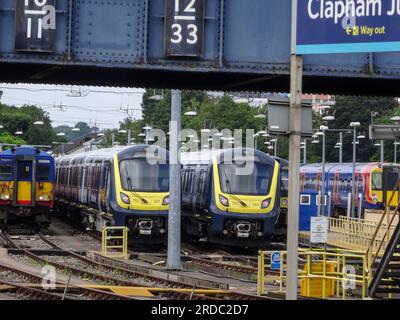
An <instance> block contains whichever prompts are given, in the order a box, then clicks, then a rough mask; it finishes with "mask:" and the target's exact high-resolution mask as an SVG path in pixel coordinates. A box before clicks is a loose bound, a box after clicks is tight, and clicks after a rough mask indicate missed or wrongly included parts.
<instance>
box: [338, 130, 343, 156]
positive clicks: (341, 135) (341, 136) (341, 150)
mask: <svg viewBox="0 0 400 320" xmlns="http://www.w3.org/2000/svg"><path fill="white" fill-rule="evenodd" d="M339 143H340V148H339V163H342V162H343V132H339Z"/></svg>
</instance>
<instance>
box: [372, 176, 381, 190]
mask: <svg viewBox="0 0 400 320" xmlns="http://www.w3.org/2000/svg"><path fill="white" fill-rule="evenodd" d="M372 190H382V173H381V172H372Z"/></svg>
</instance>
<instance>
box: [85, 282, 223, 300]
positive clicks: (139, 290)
mask: <svg viewBox="0 0 400 320" xmlns="http://www.w3.org/2000/svg"><path fill="white" fill-rule="evenodd" d="M82 287H84V288H91V289H97V290H107V291H111V292H113V293H115V294H118V295H122V296H130V297H147V298H150V297H154V296H155V295H157V294H159V293H162V292H171V291H176V292H183V293H194V294H208V295H217V294H228V293H229V292H228V291H224V290H212V289H195V290H193V289H177V288H152V287H150V288H146V287H126V286H105V285H86V286H82Z"/></svg>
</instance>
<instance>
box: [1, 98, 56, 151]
mask: <svg viewBox="0 0 400 320" xmlns="http://www.w3.org/2000/svg"><path fill="white" fill-rule="evenodd" d="M35 121H43V123H44V124H43V125H35V124H34V122H35ZM0 123H1V124H2V125H3V127H4V128H3V129H1V130H0V132H2V133H3V134H5V135H4V137H7V139H8V140H9V141H20V142H21V143H26V144H30V145H50V144H51V143H52V141H57V136H56V134H55V132H54V130H53V128H52V126H51V121H50V118H49V116H48V114H47V113H46V112H45V111H43V110H42V109H41V108H39V107H36V106H31V105H25V106H22V107H20V108H19V107H15V106H8V105H4V104H0ZM17 130H22V132H23V133H22V135H21V136H19V137H16V136H14V133H15V132H16V131H17Z"/></svg>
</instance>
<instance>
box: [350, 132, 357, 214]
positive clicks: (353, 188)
mask: <svg viewBox="0 0 400 320" xmlns="http://www.w3.org/2000/svg"><path fill="white" fill-rule="evenodd" d="M356 139H357V127H354V133H353V171H352V175H351V218H354V211H355V208H354V192H355V187H356V186H355V184H356Z"/></svg>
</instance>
